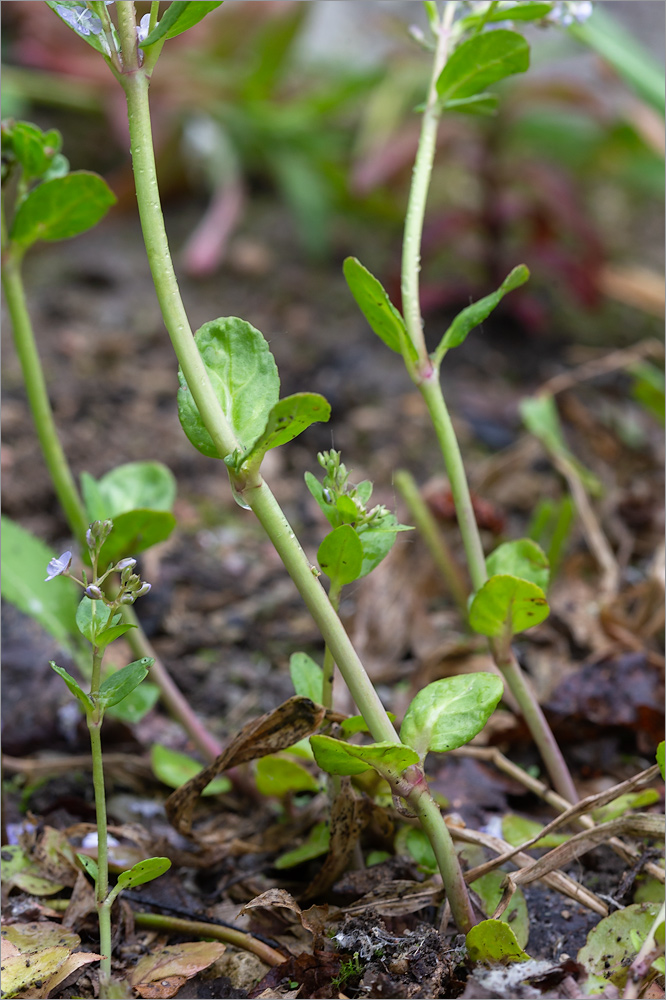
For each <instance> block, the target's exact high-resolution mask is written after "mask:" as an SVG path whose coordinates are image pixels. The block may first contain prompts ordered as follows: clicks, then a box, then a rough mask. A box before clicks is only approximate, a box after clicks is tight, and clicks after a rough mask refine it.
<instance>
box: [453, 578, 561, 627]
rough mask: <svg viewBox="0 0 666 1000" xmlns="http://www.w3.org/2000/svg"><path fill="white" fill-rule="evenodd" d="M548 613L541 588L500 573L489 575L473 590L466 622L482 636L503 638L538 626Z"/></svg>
mask: <svg viewBox="0 0 666 1000" xmlns="http://www.w3.org/2000/svg"><path fill="white" fill-rule="evenodd" d="M549 613H550V608H549V607H548V602H547V601H546V595H545V594H544V592H543V590H542V589H541V587H537V585H536V584H535V583H530V582H529V580H521V579H519V577H517V576H510V575H508V574H503V575H501V576H491V578H490V580H487V581H486V583H484V585H483V587H481V590H478V591H477V592H476V594H475V595H474V600H473V601H472V604H471V607H470V609H469V623H470V625H471V627H472V628H473V629H474V631H475V632H480V633H481V635H488V636H491V637H499V636H505V637H506V636H512V635H516V633H518V632H524V631H525V629H528V628H532V626H533V625H539V624H540V623H541V622H542V621H544V620H545V619H546V618H547V617H548V615H549Z"/></svg>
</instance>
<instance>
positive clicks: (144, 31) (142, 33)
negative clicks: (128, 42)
mask: <svg viewBox="0 0 666 1000" xmlns="http://www.w3.org/2000/svg"><path fill="white" fill-rule="evenodd" d="M149 28H150V14H144V15H143V17H142V18H141V20H140V21H139V25H138V27H137V29H136V37H137V40H138V41H139V42H144V41H145V40H146V38H148V29H149Z"/></svg>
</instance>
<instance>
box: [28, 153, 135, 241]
mask: <svg viewBox="0 0 666 1000" xmlns="http://www.w3.org/2000/svg"><path fill="white" fill-rule="evenodd" d="M115 202H116V196H115V195H114V193H113V191H112V190H111V189H110V187H109V186H108V184H107V183H106V181H105V180H103V179H102V178H101V177H99V176H98V175H97V174H93V173H90V172H89V171H87V170H76V171H74V172H73V173H71V174H67V176H66V177H54V178H53V180H50V181H44V183H43V184H39V185H38V186H37V187H36V188H33V190H32V191H30V193H29V194H28V195H27V197H26V198H25V200H24V201H22V202H21V204H20V205H19V207H18V210H17V212H16V215H15V216H14V221H13V223H12V228H11V232H10V234H9V237H10V240H11V241H12V242H13V243H15V244H17V245H18V246H20V247H21V248H23V249H24V250H27V249H28V247H30V246H32V244H33V243H35V242H36V241H37V240H47V241H49V242H50V241H53V240H66V239H69V238H70V237H72V236H78V235H79V233H84V232H85V231H86V230H87V229H91V228H92V227H93V226H95V225H97V223H98V222H99V221H100V219H102V218H103V217H104V216H105V215H106V213H107V212H108V210H109V209H110V207H111V206H112V205H114V204H115Z"/></svg>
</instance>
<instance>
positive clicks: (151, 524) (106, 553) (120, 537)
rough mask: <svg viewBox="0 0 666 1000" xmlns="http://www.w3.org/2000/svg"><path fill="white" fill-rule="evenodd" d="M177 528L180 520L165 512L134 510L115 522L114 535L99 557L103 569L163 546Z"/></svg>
mask: <svg viewBox="0 0 666 1000" xmlns="http://www.w3.org/2000/svg"><path fill="white" fill-rule="evenodd" d="M175 527H176V518H175V517H174V516H173V514H170V513H169V512H168V511H165V510H130V511H128V512H127V514H120V515H119V516H118V517H114V519H113V531H112V532H111V534H110V535H109V537H108V538H107V540H106V541H105V542H104V545H103V546H102V549H101V552H100V555H99V564H100V566H107V565H108V564H109V563H110V562H116V561H117V560H118V559H120V558H122V557H123V556H130V555H131V556H136V555H138V554H139V552H144V551H145V550H146V549H149V548H151V547H152V546H153V545H157V544H158V543H159V542H163V541H164V540H165V539H167V538H168V537H169V535H170V534H171V532H172V531H173V529H174V528H175Z"/></svg>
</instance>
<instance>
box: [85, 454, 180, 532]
mask: <svg viewBox="0 0 666 1000" xmlns="http://www.w3.org/2000/svg"><path fill="white" fill-rule="evenodd" d="M84 476H85V482H86V485H85V492H90V494H91V500H92V502H93V506H94V510H92V511H89V512H88V513H89V515H90V516H91V517H92V519H93V520H105V519H106V518H111V520H113V521H115V518H116V517H118V515H119V514H127V513H129V512H130V511H133V510H162V511H171V510H172V508H173V505H174V501H175V499H176V479H175V476H174V474H173V472H171V470H170V469H168V468H167V467H166V465H163V464H162V462H126V463H125V464H124V465H119V466H117V467H116V468H115V469H111V471H110V472H107V473H106V474H105V475H104V476H102V478H101V479H99V480H94V479H93V477H92V476H90V475H89V474H88V473H83V474H82V476H81V481H82V483H83V481H84ZM100 508H101V513H100V512H99V511H100Z"/></svg>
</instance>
